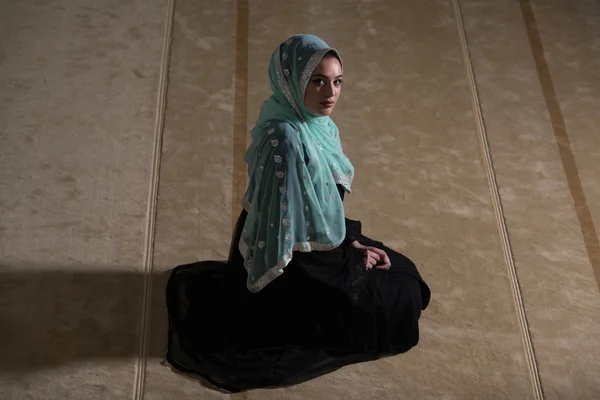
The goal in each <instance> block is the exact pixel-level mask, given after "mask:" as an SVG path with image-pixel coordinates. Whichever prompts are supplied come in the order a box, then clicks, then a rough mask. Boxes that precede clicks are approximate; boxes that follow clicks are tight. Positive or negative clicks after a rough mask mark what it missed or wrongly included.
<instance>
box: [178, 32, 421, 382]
mask: <svg viewBox="0 0 600 400" xmlns="http://www.w3.org/2000/svg"><path fill="white" fill-rule="evenodd" d="M269 77H270V81H271V87H272V91H273V94H272V96H271V97H270V98H269V99H268V100H267V101H266V102H265V103H264V104H263V106H262V108H261V112H260V116H259V119H258V121H257V123H256V126H255V127H254V129H253V130H252V144H251V145H250V147H249V149H248V151H247V153H246V156H245V160H246V162H247V164H248V175H249V185H248V189H247V192H246V194H245V196H244V199H243V206H244V210H243V211H242V213H241V215H240V217H239V219H238V222H237V226H236V229H235V232H234V235H233V240H232V243H231V251H230V256H229V260H228V262H227V263H226V264H225V263H220V262H215V261H204V262H198V263H194V264H190V265H182V266H179V267H177V268H175V270H174V271H173V273H172V275H171V277H170V279H169V283H168V286H167V306H168V312H169V346H168V354H167V359H168V361H169V362H170V363H171V365H173V366H174V367H175V368H177V369H179V370H181V371H185V372H192V373H196V374H198V375H200V376H202V377H204V378H205V379H207V380H208V381H209V382H210V383H212V384H213V385H215V386H217V387H220V388H222V389H225V390H228V391H231V392H238V391H242V390H247V389H253V388H260V387H272V386H282V385H290V384H296V383H299V382H303V381H306V380H308V379H311V378H314V377H316V376H319V375H322V374H325V373H328V372H331V371H333V370H336V369H338V368H340V367H342V366H344V365H348V364H351V363H357V362H363V361H368V360H374V359H377V358H380V357H384V356H390V355H394V354H399V353H402V352H406V351H408V350H409V349H411V348H412V347H413V346H415V345H416V344H417V342H418V340H419V326H418V321H419V317H420V315H421V311H422V310H424V309H425V308H426V307H427V304H428V303H429V298H430V291H429V288H428V287H427V285H426V283H425V282H424V281H423V279H422V278H421V276H420V275H419V272H418V271H417V268H416V267H415V265H414V264H413V263H412V262H411V261H410V260H409V259H408V258H406V257H404V256H403V255H402V254H400V253H398V252H396V251H394V250H392V249H389V248H387V247H386V246H384V245H383V243H381V242H378V241H375V240H372V239H370V238H368V237H366V236H364V235H362V233H361V225H360V222H358V221H352V220H349V219H347V218H345V214H344V207H343V200H344V194H345V193H346V192H350V185H351V182H352V177H353V173H354V169H353V166H352V164H351V163H350V161H349V160H348V158H347V157H346V156H345V154H344V152H343V150H342V146H341V142H340V138H339V132H338V129H337V126H336V125H335V123H334V122H333V121H332V120H331V119H330V118H329V115H330V114H331V111H332V109H333V108H334V106H335V104H336V102H337V100H338V98H339V96H340V91H341V85H342V79H343V78H342V62H341V58H340V56H339V54H338V53H337V51H336V50H334V49H332V48H330V47H328V46H327V44H326V43H325V42H323V41H322V40H321V39H319V38H317V37H315V36H312V35H297V36H293V37H292V38H290V39H289V40H287V41H286V42H285V43H283V44H281V45H280V46H279V47H278V48H277V49H276V51H275V52H274V54H273V56H272V59H271V63H270V66H269Z"/></svg>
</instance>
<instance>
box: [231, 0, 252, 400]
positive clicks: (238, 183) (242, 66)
mask: <svg viewBox="0 0 600 400" xmlns="http://www.w3.org/2000/svg"><path fill="white" fill-rule="evenodd" d="M248 19H249V4H248V0H238V1H237V10H236V38H235V42H236V52H235V97H234V105H233V181H232V187H231V229H235V224H236V222H237V217H238V215H239V213H240V211H241V200H242V196H243V195H244V192H245V190H246V164H245V163H244V153H245V152H246V135H247V134H248V127H247V123H246V121H247V118H248V35H249V33H250V32H249V28H248ZM229 398H230V399H231V400H246V399H247V398H248V396H247V395H246V393H235V394H230V395H229Z"/></svg>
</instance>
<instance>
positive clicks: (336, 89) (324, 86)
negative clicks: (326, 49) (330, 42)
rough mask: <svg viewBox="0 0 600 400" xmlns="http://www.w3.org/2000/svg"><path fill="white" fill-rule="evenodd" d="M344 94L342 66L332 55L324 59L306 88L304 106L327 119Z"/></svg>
mask: <svg viewBox="0 0 600 400" xmlns="http://www.w3.org/2000/svg"><path fill="white" fill-rule="evenodd" d="M341 92H342V65H341V64H340V61H339V60H338V59H337V58H336V57H335V56H332V55H327V56H325V57H323V59H322V60H321V62H320V63H319V65H318V66H317V68H316V69H315V71H314V72H313V74H312V76H311V77H310V81H309V82H308V86H307V87H306V92H305V94H304V105H305V106H306V108H308V110H309V111H311V112H312V113H313V114H315V115H318V116H320V117H325V116H327V115H329V114H331V112H332V111H333V108H334V107H335V105H336V103H337V101H338V99H339V98H340V93H341Z"/></svg>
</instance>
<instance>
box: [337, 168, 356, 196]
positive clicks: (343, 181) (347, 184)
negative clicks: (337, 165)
mask: <svg viewBox="0 0 600 400" xmlns="http://www.w3.org/2000/svg"><path fill="white" fill-rule="evenodd" d="M333 180H334V181H335V183H337V184H340V185H342V186H343V187H344V188H345V189H346V190H347V191H348V193H352V189H351V186H352V178H350V177H348V176H346V174H343V173H341V172H335V173H334V174H333Z"/></svg>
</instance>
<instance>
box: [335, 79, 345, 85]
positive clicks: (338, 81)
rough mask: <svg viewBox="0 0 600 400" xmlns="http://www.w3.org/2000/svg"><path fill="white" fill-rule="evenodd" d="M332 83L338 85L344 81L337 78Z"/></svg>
mask: <svg viewBox="0 0 600 400" xmlns="http://www.w3.org/2000/svg"><path fill="white" fill-rule="evenodd" d="M334 83H335V85H336V86H340V85H341V84H342V83H344V81H343V80H341V79H337V80H336V81H335V82H334Z"/></svg>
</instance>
